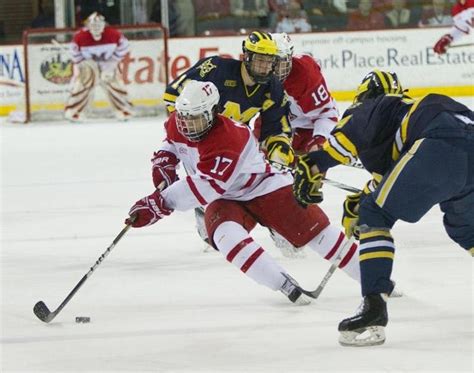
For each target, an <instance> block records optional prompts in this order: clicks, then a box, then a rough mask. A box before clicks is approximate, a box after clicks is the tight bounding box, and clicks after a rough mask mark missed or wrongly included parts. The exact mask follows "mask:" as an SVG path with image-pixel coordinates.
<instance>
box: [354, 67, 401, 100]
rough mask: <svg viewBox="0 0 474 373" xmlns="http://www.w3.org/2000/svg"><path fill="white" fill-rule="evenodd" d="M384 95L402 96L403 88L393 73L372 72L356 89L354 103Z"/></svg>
mask: <svg viewBox="0 0 474 373" xmlns="http://www.w3.org/2000/svg"><path fill="white" fill-rule="evenodd" d="M386 94H400V95H401V94H403V88H402V85H401V84H400V81H399V80H398V77H397V74H395V73H394V72H388V71H381V70H373V71H371V72H370V73H368V74H367V75H366V76H365V77H364V79H362V82H361V83H360V84H359V86H358V87H357V91H356V95H355V97H354V103H358V102H362V101H363V100H366V99H369V98H375V97H378V96H380V95H386Z"/></svg>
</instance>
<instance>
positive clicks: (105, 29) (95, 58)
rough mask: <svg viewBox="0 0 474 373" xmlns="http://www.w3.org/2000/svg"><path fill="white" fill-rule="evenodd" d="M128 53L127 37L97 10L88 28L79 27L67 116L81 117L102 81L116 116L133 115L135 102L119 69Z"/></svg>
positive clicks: (73, 51) (75, 39)
mask: <svg viewBox="0 0 474 373" xmlns="http://www.w3.org/2000/svg"><path fill="white" fill-rule="evenodd" d="M127 52H128V40H127V38H126V37H125V36H124V35H123V34H122V33H121V32H120V31H119V30H117V29H115V28H113V27H111V26H109V25H107V24H106V23H105V19H104V17H103V16H102V15H100V14H99V13H97V12H94V13H92V14H91V15H90V16H89V17H88V18H87V20H86V27H85V28H82V29H81V30H79V31H78V32H77V33H76V34H75V35H74V38H73V41H72V61H73V63H74V78H73V88H72V91H71V95H70V97H69V99H68V101H67V103H66V107H65V112H64V116H65V117H66V119H68V120H70V121H79V120H81V118H82V114H83V111H84V109H86V107H87V105H88V103H89V102H90V101H91V97H92V93H93V90H94V87H95V86H96V85H97V84H98V83H99V84H100V85H101V86H102V87H103V89H104V90H105V91H106V93H107V96H108V98H109V100H110V103H111V104H112V107H113V108H114V110H115V115H116V117H117V118H118V119H120V120H127V119H129V118H130V116H131V115H132V111H131V106H132V105H131V103H130V102H129V101H128V98H127V90H126V88H125V86H124V84H123V81H122V79H121V77H120V71H119V68H118V64H119V62H120V61H121V60H122V58H123V57H124V56H125V55H126V54H127Z"/></svg>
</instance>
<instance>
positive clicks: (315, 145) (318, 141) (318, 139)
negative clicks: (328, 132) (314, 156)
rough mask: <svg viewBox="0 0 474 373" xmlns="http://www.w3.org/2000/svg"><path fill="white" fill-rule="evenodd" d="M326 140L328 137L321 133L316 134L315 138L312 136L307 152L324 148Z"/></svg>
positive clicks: (307, 145)
mask: <svg viewBox="0 0 474 373" xmlns="http://www.w3.org/2000/svg"><path fill="white" fill-rule="evenodd" d="M325 142H326V138H325V137H324V136H321V135H316V136H314V137H313V138H311V140H310V141H308V143H307V144H306V148H305V150H306V153H309V152H314V151H316V150H319V149H322V148H323V144H324V143H325Z"/></svg>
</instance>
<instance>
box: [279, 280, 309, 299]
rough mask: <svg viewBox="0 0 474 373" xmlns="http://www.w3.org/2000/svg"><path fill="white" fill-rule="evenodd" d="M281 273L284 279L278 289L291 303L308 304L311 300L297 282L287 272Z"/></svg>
mask: <svg viewBox="0 0 474 373" xmlns="http://www.w3.org/2000/svg"><path fill="white" fill-rule="evenodd" d="M282 275H283V277H285V279H286V280H285V282H284V283H283V285H282V286H281V288H280V291H281V292H282V293H283V294H285V295H286V296H287V297H288V299H289V300H290V301H291V302H292V303H294V304H296V305H298V306H306V305H308V304H310V303H311V300H310V299H309V298H308V297H307V296H306V295H304V294H303V293H302V291H301V289H300V287H299V285H298V282H296V280H295V279H294V278H293V277H291V276H290V275H289V274H287V273H282Z"/></svg>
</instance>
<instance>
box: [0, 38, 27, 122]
mask: <svg viewBox="0 0 474 373" xmlns="http://www.w3.org/2000/svg"><path fill="white" fill-rule="evenodd" d="M24 99H25V65H24V58H23V46H22V45H5V46H2V47H1V49H0V115H7V114H8V113H9V112H10V111H12V110H15V109H16V108H17V107H19V106H21V105H24Z"/></svg>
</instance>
